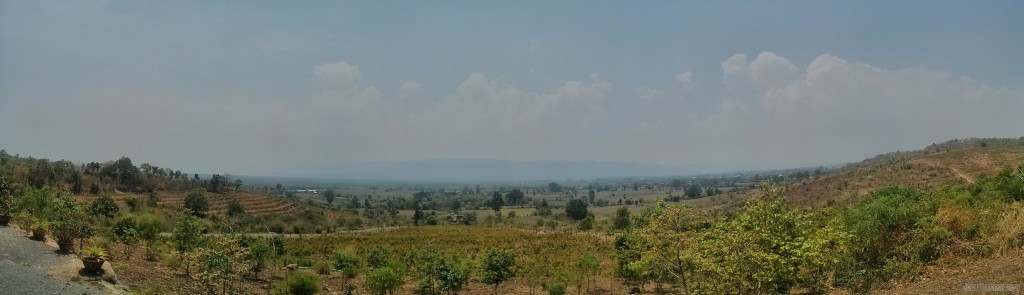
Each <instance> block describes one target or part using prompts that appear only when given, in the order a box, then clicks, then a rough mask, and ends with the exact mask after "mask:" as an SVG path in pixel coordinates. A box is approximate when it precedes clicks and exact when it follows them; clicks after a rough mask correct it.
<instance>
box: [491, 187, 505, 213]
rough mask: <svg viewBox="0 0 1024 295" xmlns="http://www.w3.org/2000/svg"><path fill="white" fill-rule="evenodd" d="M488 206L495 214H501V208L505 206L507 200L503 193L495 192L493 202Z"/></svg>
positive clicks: (492, 196) (492, 197)
mask: <svg viewBox="0 0 1024 295" xmlns="http://www.w3.org/2000/svg"><path fill="white" fill-rule="evenodd" d="M488 205H489V206H490V207H491V210H494V212H499V211H501V206H505V199H503V198H502V197H501V193H499V192H494V194H493V195H491V201H490V202H488Z"/></svg>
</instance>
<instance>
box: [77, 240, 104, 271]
mask: <svg viewBox="0 0 1024 295" xmlns="http://www.w3.org/2000/svg"><path fill="white" fill-rule="evenodd" d="M107 258H108V256H107V251H105V250H103V248H100V247H95V246H93V247H89V248H85V251H82V265H83V266H85V271H87V272H89V273H99V271H100V269H102V268H103V262H105V261H107Z"/></svg>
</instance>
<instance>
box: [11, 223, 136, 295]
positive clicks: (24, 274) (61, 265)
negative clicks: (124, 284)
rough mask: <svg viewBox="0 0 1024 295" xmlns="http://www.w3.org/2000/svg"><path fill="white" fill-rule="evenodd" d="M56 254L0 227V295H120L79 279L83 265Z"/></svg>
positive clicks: (107, 286)
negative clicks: (79, 271)
mask: <svg viewBox="0 0 1024 295" xmlns="http://www.w3.org/2000/svg"><path fill="white" fill-rule="evenodd" d="M56 250H57V249H56V248H54V247H52V246H50V245H47V244H45V243H43V242H39V241H34V240H31V239H29V238H28V237H27V235H26V234H25V232H23V231H21V230H19V229H17V228H13V227H0V293H2V294H117V293H120V292H119V291H118V290H116V288H111V287H110V284H108V283H104V282H101V281H100V280H101V278H96V279H95V280H90V279H88V278H83V277H80V276H78V275H77V271H78V270H80V269H81V267H82V262H81V261H80V260H78V259H77V258H76V257H75V256H74V255H70V254H59V253H57V252H56ZM69 272H70V273H69ZM73 278H75V279H73Z"/></svg>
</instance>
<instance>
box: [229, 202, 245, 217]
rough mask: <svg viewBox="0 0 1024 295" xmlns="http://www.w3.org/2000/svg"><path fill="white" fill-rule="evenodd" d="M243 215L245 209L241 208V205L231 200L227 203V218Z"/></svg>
mask: <svg viewBox="0 0 1024 295" xmlns="http://www.w3.org/2000/svg"><path fill="white" fill-rule="evenodd" d="M242 214H245V207H242V203H239V202H238V201H237V200H231V202H228V216H239V215H242Z"/></svg>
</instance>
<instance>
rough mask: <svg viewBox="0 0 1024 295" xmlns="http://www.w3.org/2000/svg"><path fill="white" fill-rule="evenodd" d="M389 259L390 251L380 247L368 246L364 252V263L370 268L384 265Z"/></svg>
mask: <svg viewBox="0 0 1024 295" xmlns="http://www.w3.org/2000/svg"><path fill="white" fill-rule="evenodd" d="M390 260H391V251H388V249H384V248H381V247H374V248H370V251H369V253H367V254H366V265H367V266H369V267H371V268H378V267H384V266H385V265H387V264H388V261H390Z"/></svg>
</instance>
